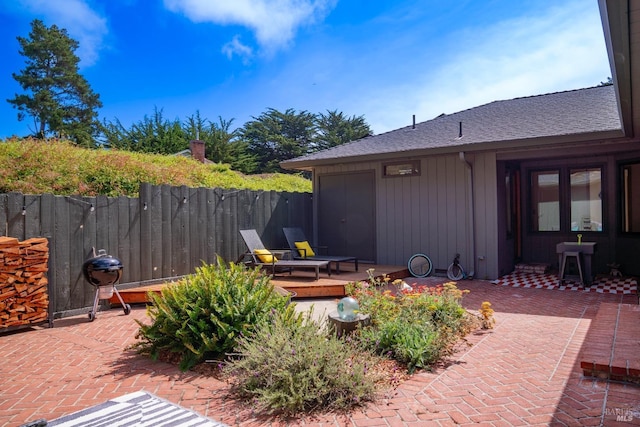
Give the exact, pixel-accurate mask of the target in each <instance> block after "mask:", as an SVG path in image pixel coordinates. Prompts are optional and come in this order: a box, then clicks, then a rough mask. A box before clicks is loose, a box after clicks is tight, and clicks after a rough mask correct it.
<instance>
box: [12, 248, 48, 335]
mask: <svg viewBox="0 0 640 427" xmlns="http://www.w3.org/2000/svg"><path fill="white" fill-rule="evenodd" d="M48 260H49V243H48V240H47V239H46V238H34V239H29V240H25V241H23V242H20V241H18V239H15V238H12V237H0V332H2V331H3V330H4V329H5V328H11V327H18V326H25V325H32V324H37V323H42V322H45V321H47V319H48V312H49V293H48V286H47V285H48V283H49V281H48V279H47V270H48V264H47V262H48Z"/></svg>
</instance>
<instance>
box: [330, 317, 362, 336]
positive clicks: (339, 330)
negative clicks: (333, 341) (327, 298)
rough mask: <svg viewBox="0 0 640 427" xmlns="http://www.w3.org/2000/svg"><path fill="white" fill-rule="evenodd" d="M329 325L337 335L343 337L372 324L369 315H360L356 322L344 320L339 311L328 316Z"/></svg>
mask: <svg viewBox="0 0 640 427" xmlns="http://www.w3.org/2000/svg"><path fill="white" fill-rule="evenodd" d="M328 319H329V325H331V327H332V328H333V329H334V330H335V332H336V335H337V336H339V337H341V336H343V335H344V334H350V333H351V332H353V331H355V330H356V328H358V327H360V328H361V327H364V326H368V325H369V324H370V323H371V317H370V316H369V315H368V314H362V313H358V314H356V318H355V319H354V320H344V319H342V318H341V317H340V315H339V314H338V312H337V311H332V312H331V313H329V316H328Z"/></svg>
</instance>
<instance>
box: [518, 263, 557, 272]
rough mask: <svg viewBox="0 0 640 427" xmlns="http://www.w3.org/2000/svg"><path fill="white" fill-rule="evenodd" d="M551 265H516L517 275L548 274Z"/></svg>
mask: <svg viewBox="0 0 640 427" xmlns="http://www.w3.org/2000/svg"><path fill="white" fill-rule="evenodd" d="M549 269H550V265H549V264H543V263H528V264H525V263H519V264H516V268H515V272H516V273H534V274H546V273H548V272H549Z"/></svg>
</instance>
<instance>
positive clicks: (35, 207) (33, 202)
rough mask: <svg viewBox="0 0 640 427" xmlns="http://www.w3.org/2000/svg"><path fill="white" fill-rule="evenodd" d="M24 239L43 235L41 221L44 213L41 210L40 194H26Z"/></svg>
mask: <svg viewBox="0 0 640 427" xmlns="http://www.w3.org/2000/svg"><path fill="white" fill-rule="evenodd" d="M24 206H25V208H26V209H25V215H24V239H30V238H32V237H40V236H42V231H41V223H42V216H41V215H42V213H41V212H40V196H34V195H25V196H24Z"/></svg>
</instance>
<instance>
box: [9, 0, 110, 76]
mask: <svg viewBox="0 0 640 427" xmlns="http://www.w3.org/2000/svg"><path fill="white" fill-rule="evenodd" d="M17 3H18V4H19V5H20V6H22V7H23V8H24V9H26V10H28V11H29V12H30V13H32V14H34V15H36V16H42V17H44V19H43V21H44V23H45V25H47V26H51V25H53V24H55V25H57V26H58V27H59V28H64V29H66V30H67V32H68V33H69V36H70V37H71V38H73V39H74V40H76V41H78V44H79V46H78V50H77V51H76V55H78V57H79V58H80V60H81V66H91V65H93V64H95V63H96V62H97V60H98V57H99V52H100V50H101V49H102V47H103V40H104V37H105V36H106V35H107V33H108V29H107V21H106V19H105V18H103V17H101V16H100V15H98V13H97V12H95V11H94V10H93V9H91V7H89V5H88V4H87V3H86V2H85V1H83V0H18V2H17Z"/></svg>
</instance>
